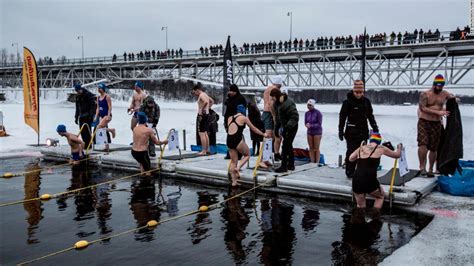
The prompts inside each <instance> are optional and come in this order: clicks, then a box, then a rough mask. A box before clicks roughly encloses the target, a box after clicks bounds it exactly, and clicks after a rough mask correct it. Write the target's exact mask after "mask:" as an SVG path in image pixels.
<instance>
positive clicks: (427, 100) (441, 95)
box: [417, 75, 455, 177]
mask: <svg viewBox="0 0 474 266" xmlns="http://www.w3.org/2000/svg"><path fill="white" fill-rule="evenodd" d="M444 84H445V80H444V77H443V75H437V76H436V77H435V79H434V81H433V86H432V87H431V89H430V90H427V91H424V92H422V93H420V100H419V104H418V106H419V108H418V135H417V141H418V160H419V162H420V173H419V175H420V176H427V177H434V172H433V167H434V164H435V162H436V156H437V150H438V144H439V142H440V139H441V131H442V129H443V125H442V124H441V120H442V119H443V117H447V116H449V112H448V111H446V108H445V103H446V101H447V100H448V99H451V98H455V97H454V95H453V94H451V93H449V92H447V91H445V90H443V87H444ZM427 155H428V159H429V163H430V164H429V169H428V172H427V171H426V156H427Z"/></svg>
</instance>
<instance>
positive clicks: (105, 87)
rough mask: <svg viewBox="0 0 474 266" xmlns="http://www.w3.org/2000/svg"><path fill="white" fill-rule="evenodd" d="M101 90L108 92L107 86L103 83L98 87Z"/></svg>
mask: <svg viewBox="0 0 474 266" xmlns="http://www.w3.org/2000/svg"><path fill="white" fill-rule="evenodd" d="M98 87H99V89H102V90H103V91H107V85H105V83H103V82H101V83H99V85H98Z"/></svg>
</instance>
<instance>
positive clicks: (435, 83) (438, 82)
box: [433, 74, 446, 86]
mask: <svg viewBox="0 0 474 266" xmlns="http://www.w3.org/2000/svg"><path fill="white" fill-rule="evenodd" d="M445 82H446V80H445V79H444V77H443V75H441V74H438V75H436V77H435V79H434V81H433V86H444V84H445Z"/></svg>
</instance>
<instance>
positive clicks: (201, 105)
mask: <svg viewBox="0 0 474 266" xmlns="http://www.w3.org/2000/svg"><path fill="white" fill-rule="evenodd" d="M193 94H194V96H196V97H198V99H197V104H198V133H199V138H200V139H201V147H202V150H201V152H199V153H198V155H207V154H208V153H209V135H208V134H207V131H208V128H209V108H210V107H211V106H212V105H213V104H214V100H213V99H212V98H211V97H209V96H208V95H207V94H206V93H205V92H204V90H203V88H202V85H201V84H199V83H198V84H197V85H196V86H194V87H193Z"/></svg>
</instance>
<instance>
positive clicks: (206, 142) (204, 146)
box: [198, 132, 209, 155]
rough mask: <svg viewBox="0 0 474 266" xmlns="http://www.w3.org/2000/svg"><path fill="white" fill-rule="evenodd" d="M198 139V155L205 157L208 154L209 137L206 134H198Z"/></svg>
mask: <svg viewBox="0 0 474 266" xmlns="http://www.w3.org/2000/svg"><path fill="white" fill-rule="evenodd" d="M199 138H200V139H201V147H202V150H201V152H199V153H198V155H206V154H207V153H208V152H209V135H207V132H199Z"/></svg>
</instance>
